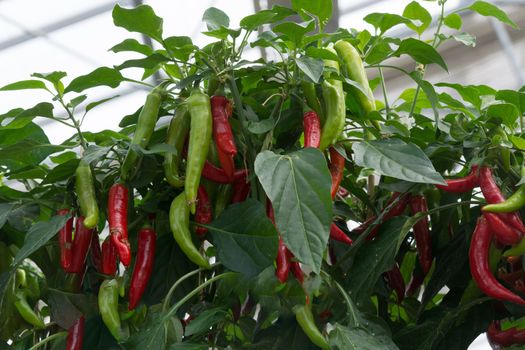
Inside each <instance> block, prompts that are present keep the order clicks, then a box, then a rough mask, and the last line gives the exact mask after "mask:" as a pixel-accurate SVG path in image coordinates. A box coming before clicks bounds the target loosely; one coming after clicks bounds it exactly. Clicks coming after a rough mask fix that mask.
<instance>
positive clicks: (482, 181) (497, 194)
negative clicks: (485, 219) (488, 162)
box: [479, 167, 525, 233]
mask: <svg viewBox="0 0 525 350" xmlns="http://www.w3.org/2000/svg"><path fill="white" fill-rule="evenodd" d="M479 187H480V188H481V192H483V196H484V197H485V199H486V200H487V203H489V204H497V203H501V202H504V201H505V197H504V196H503V194H502V193H501V190H500V189H499V187H498V185H497V184H496V181H495V180H494V176H493V175H492V169H491V168H489V167H481V169H480V170H479ZM496 215H498V216H499V217H500V218H501V219H502V220H503V221H504V222H506V223H507V224H508V225H510V226H512V227H514V228H515V229H516V230H518V231H520V232H522V233H524V232H525V226H523V222H522V221H521V219H520V217H519V215H518V214H517V213H498V214H496Z"/></svg>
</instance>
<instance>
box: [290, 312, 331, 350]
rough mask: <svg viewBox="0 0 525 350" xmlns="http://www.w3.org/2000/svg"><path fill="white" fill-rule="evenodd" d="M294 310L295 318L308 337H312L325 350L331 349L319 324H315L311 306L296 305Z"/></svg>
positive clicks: (311, 339)
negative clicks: (318, 326)
mask: <svg viewBox="0 0 525 350" xmlns="http://www.w3.org/2000/svg"><path fill="white" fill-rule="evenodd" d="M293 312H294V314H295V319H296V320H297V323H298V324H299V326H301V329H302V330H303V332H304V334H306V336H307V337H308V339H310V341H311V342H312V343H314V344H315V345H317V346H318V347H320V348H321V349H323V350H328V349H330V345H329V344H328V342H327V341H326V339H325V337H324V336H323V334H322V333H321V331H319V329H318V328H317V325H316V324H315V320H314V316H313V314H312V310H311V306H310V305H296V306H295V307H294V308H293Z"/></svg>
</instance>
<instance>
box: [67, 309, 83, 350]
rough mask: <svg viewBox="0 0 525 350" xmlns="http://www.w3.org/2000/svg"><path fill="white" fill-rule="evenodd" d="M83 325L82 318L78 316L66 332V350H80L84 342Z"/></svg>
mask: <svg viewBox="0 0 525 350" xmlns="http://www.w3.org/2000/svg"><path fill="white" fill-rule="evenodd" d="M84 325H85V319H84V316H80V317H79V318H78V319H77V320H76V322H75V323H74V324H73V325H72V326H71V327H70V328H69V329H68V330H67V343H66V349H67V350H82V345H83V342H84Z"/></svg>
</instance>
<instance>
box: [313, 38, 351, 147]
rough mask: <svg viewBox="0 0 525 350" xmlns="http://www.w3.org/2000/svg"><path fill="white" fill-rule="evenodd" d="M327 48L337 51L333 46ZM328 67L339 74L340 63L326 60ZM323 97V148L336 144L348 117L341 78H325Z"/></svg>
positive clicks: (321, 145)
mask: <svg viewBox="0 0 525 350" xmlns="http://www.w3.org/2000/svg"><path fill="white" fill-rule="evenodd" d="M327 50H329V51H332V52H333V53H336V52H335V50H334V48H333V46H328V47H327ZM324 64H325V67H326V68H333V69H335V70H336V72H337V74H339V63H337V62H336V61H332V60H324ZM322 91H323V99H324V105H325V118H326V120H325V122H324V124H323V129H322V131H321V144H320V146H319V148H320V149H321V150H324V149H326V148H327V147H328V146H330V145H332V144H334V143H335V142H336V141H337V139H338V138H339V135H341V133H342V132H343V129H344V127H345V118H346V104H345V95H344V91H343V83H342V81H341V80H336V79H330V78H328V79H325V80H324V81H323V83H322Z"/></svg>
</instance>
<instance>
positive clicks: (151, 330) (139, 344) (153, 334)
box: [126, 315, 169, 349]
mask: <svg viewBox="0 0 525 350" xmlns="http://www.w3.org/2000/svg"><path fill="white" fill-rule="evenodd" d="M167 322H169V321H165V319H164V317H163V315H157V317H155V318H150V319H149V322H147V323H146V324H145V325H142V327H141V328H140V330H139V331H138V332H136V333H134V334H133V335H132V336H131V337H130V338H129V340H128V341H127V342H126V347H128V348H129V349H164V348H165V347H166V334H167Z"/></svg>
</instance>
